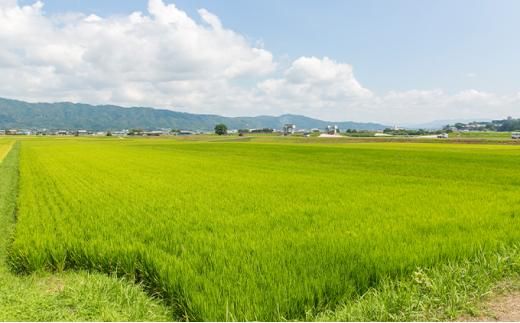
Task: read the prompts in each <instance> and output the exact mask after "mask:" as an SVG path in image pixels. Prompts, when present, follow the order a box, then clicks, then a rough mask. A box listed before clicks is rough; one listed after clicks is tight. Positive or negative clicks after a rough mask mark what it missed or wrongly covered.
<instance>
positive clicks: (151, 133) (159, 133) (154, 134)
mask: <svg viewBox="0 0 520 323" xmlns="http://www.w3.org/2000/svg"><path fill="white" fill-rule="evenodd" d="M163 134H164V133H163V132H162V131H160V130H152V131H145V132H143V136H148V137H159V136H162V135H163Z"/></svg>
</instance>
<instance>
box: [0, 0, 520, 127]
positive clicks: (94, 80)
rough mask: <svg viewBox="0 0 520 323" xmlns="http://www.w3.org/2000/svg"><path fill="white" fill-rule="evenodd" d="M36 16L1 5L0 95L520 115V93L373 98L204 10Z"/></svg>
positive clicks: (345, 111) (340, 112) (211, 109)
mask: <svg viewBox="0 0 520 323" xmlns="http://www.w3.org/2000/svg"><path fill="white" fill-rule="evenodd" d="M42 8H43V3H42V2H40V1H38V2H35V3H34V4H33V5H29V6H20V5H18V4H17V2H16V1H13V0H0V74H1V75H2V77H0V96H5V97H12V98H19V99H26V100H30V101H60V100H70V101H78V102H87V103H113V104H122V105H144V106H157V107H164V108H173V109H176V110H183V111H189V112H194V113H218V114H224V115H257V114H282V113H299V114H306V115H309V116H314V117H320V118H325V119H331V120H359V121H360V120H367V121H383V122H388V123H394V122H398V121H400V122H419V121H428V120H432V119H448V118H472V117H475V118H487V117H490V118H493V117H500V116H505V115H509V114H514V111H517V109H518V106H520V93H515V94H512V95H503V96H499V95H496V94H493V93H487V92H482V91H477V90H467V91H462V92H460V93H455V94H448V93H445V92H444V91H442V90H439V89H436V90H426V91H425V90H410V91H400V92H389V93H386V94H376V93H374V92H372V91H371V90H369V89H367V88H366V87H364V86H363V85H362V84H360V82H359V81H358V80H357V79H356V77H355V76H354V72H353V68H352V66H351V65H348V64H346V63H341V62H337V61H334V60H333V59H330V58H328V57H324V58H317V57H300V58H298V59H296V60H294V61H290V60H289V61H288V60H287V57H285V56H282V57H278V58H277V59H276V60H275V59H274V58H273V55H272V54H271V53H270V52H269V51H268V50H267V49H265V48H264V46H263V42H262V41H261V40H256V41H253V43H251V42H250V41H249V40H247V38H246V37H244V36H243V35H241V34H239V33H238V32H236V31H233V30H230V29H227V28H226V27H225V25H224V24H223V23H222V22H221V20H220V19H219V17H217V16H216V15H214V14H213V13H211V12H209V11H207V10H206V9H200V10H199V11H198V15H199V17H198V19H194V18H192V17H190V16H188V15H187V14H186V12H184V11H182V10H180V9H179V8H177V7H176V6H175V5H174V4H166V3H165V2H163V1H162V0H149V3H148V12H147V13H141V12H134V13H132V14H130V15H128V16H113V17H100V16H97V15H94V14H91V13H63V14H60V15H52V16H49V15H46V14H45V13H44V10H43V9H42Z"/></svg>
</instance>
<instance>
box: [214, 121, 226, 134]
mask: <svg viewBox="0 0 520 323" xmlns="http://www.w3.org/2000/svg"><path fill="white" fill-rule="evenodd" d="M215 133H216V134H217V135H219V136H222V135H225V134H227V126H226V125H225V124H223V123H219V124H218V125H216V126H215Z"/></svg>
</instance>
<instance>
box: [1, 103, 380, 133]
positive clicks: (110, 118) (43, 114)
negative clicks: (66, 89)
mask: <svg viewBox="0 0 520 323" xmlns="http://www.w3.org/2000/svg"><path fill="white" fill-rule="evenodd" d="M218 123H224V124H226V125H227V126H228V128H230V129H240V128H275V129H280V128H282V127H283V125H284V124H285V123H294V124H296V126H297V128H325V127H326V126H327V125H331V124H336V125H338V126H339V128H340V129H349V128H350V129H358V130H378V129H384V128H385V127H386V126H385V125H382V124H378V123H359V122H350V121H346V122H330V121H323V120H318V119H313V118H309V117H305V116H301V115H291V114H285V115H281V116H256V117H223V116H218V115H210V114H192V113H186V112H177V111H171V110H162V109H154V108H148V107H131V108H124V107H120V106H116V105H89V104H81V103H70V102H58V103H28V102H24V101H18V100H10V99H3V98H0V129H6V128H38V129H41V128H47V129H89V130H107V129H130V128H143V129H157V128H174V129H192V130H211V129H213V127H214V126H215V125H216V124H218Z"/></svg>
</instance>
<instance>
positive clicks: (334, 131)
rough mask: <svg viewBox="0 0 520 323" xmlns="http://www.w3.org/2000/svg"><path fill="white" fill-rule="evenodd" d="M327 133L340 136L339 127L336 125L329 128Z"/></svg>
mask: <svg viewBox="0 0 520 323" xmlns="http://www.w3.org/2000/svg"><path fill="white" fill-rule="evenodd" d="M326 131H327V133H328V134H329V135H336V134H338V126H336V125H333V126H327V129H326Z"/></svg>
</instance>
